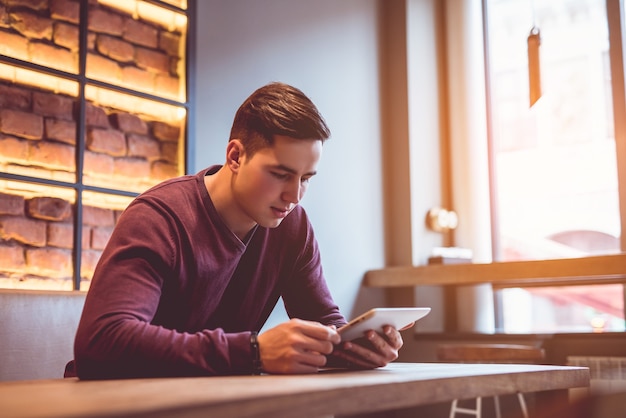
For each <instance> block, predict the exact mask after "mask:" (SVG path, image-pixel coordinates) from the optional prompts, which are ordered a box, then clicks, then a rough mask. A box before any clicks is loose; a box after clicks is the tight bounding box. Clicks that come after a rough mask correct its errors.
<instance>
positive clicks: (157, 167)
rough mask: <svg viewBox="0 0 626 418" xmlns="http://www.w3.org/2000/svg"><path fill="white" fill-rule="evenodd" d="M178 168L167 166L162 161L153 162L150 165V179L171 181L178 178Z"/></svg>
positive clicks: (172, 165) (171, 165)
mask: <svg viewBox="0 0 626 418" xmlns="http://www.w3.org/2000/svg"><path fill="white" fill-rule="evenodd" d="M179 175H180V173H179V172H178V166H177V165H174V164H168V163H166V162H163V161H155V162H154V163H153V164H152V172H151V176H150V177H151V178H153V179H156V180H158V181H162V180H167V179H171V178H174V177H177V176H179Z"/></svg>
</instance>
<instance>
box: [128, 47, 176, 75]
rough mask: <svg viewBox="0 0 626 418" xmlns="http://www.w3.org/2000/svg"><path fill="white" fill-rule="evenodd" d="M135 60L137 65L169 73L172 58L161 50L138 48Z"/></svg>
mask: <svg viewBox="0 0 626 418" xmlns="http://www.w3.org/2000/svg"><path fill="white" fill-rule="evenodd" d="M135 62H136V63H137V67H139V68H143V69H144V70H150V71H153V72H157V73H161V74H169V72H170V59H169V57H168V56H167V54H164V53H163V52H161V51H156V50H154V49H148V48H141V47H138V48H136V51H135Z"/></svg>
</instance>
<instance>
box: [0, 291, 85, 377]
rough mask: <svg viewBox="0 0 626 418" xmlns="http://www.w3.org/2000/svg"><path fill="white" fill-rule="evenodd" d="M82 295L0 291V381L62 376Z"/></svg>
mask: <svg viewBox="0 0 626 418" xmlns="http://www.w3.org/2000/svg"><path fill="white" fill-rule="evenodd" d="M85 295H86V294H85V293H84V292H64V291H38V290H9V289H1V290H0V381H5V380H28V379H50V378H62V377H63V372H64V368H65V364H66V363H67V362H68V361H69V360H71V359H72V358H73V356H74V354H73V347H74V335H75V333H76V328H77V327H78V321H79V320H80V315H81V312H82V309H83V304H84V302H85Z"/></svg>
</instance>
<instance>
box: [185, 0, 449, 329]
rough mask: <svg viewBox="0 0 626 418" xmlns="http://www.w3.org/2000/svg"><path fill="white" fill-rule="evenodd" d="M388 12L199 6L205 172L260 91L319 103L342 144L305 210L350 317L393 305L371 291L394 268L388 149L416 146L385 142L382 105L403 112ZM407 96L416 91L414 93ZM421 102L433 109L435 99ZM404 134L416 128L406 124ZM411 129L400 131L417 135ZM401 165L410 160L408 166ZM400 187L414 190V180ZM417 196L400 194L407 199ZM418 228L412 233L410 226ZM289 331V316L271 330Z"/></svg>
mask: <svg viewBox="0 0 626 418" xmlns="http://www.w3.org/2000/svg"><path fill="white" fill-rule="evenodd" d="M387 2H388V3H387V4H390V3H392V2H394V3H395V4H396V5H399V7H400V8H401V9H402V10H401V12H400V18H401V19H402V18H403V14H404V1H399V2H398V1H396V0H387ZM416 2H417V3H431V2H432V0H428V1H416ZM385 3H386V2H385V1H382V2H379V1H376V0H341V1H337V0H316V1H309V0H263V1H259V0H200V1H198V2H197V9H198V10H197V12H198V13H197V22H198V28H197V40H196V42H197V52H196V54H197V56H196V60H197V63H196V68H195V71H196V89H195V94H196V98H195V101H196V103H195V106H196V107H195V109H196V121H195V126H194V127H192V128H193V129H192V131H195V136H196V138H195V140H196V142H195V161H192V163H193V164H195V166H194V169H195V170H199V169H201V168H203V167H205V166H207V165H210V164H214V163H222V162H223V160H224V150H225V145H226V141H227V139H228V134H229V129H230V124H231V123H232V118H233V116H234V113H235V111H236V109H237V107H238V106H239V104H240V103H241V102H242V101H243V100H244V99H245V98H246V97H247V96H248V95H249V94H250V93H251V92H252V91H253V90H255V89H256V88H258V87H260V86H261V85H263V84H266V83H268V82H270V81H283V82H286V83H290V84H293V85H295V86H296V87H298V88H300V89H302V90H303V91H304V92H305V93H306V94H308V95H309V96H310V97H311V98H312V100H313V101H314V102H315V103H316V104H317V106H318V107H319V109H320V111H321V112H322V114H323V115H324V116H325V118H326V120H327V122H328V124H329V126H330V128H331V131H332V137H331V139H330V140H329V141H328V142H327V143H326V144H325V145H324V155H323V157H322V161H321V163H320V166H319V174H318V175H317V176H316V177H315V179H314V180H313V182H312V183H311V186H310V188H309V191H308V193H307V196H306V197H305V198H304V200H303V202H302V205H303V206H304V207H305V208H306V210H307V212H308V214H309V216H310V218H311V220H312V222H313V225H314V227H315V231H316V236H317V239H318V241H319V244H320V247H321V251H322V260H323V263H324V269H325V274H326V278H327V281H328V283H329V286H330V289H331V291H332V293H333V295H334V297H335V300H336V302H337V303H338V304H339V306H340V308H341V310H342V312H343V313H344V315H346V316H348V317H351V316H354V315H355V314H357V313H360V311H362V310H364V309H366V308H369V307H371V306H374V305H380V304H384V303H385V299H384V292H382V291H380V290H371V289H362V288H361V281H362V278H363V274H364V273H365V271H367V270H369V269H374V268H380V267H382V266H384V265H386V261H387V260H388V258H389V256H388V254H386V251H388V249H387V250H386V244H385V238H386V235H385V228H386V222H385V219H389V218H390V217H392V218H393V217H394V216H393V213H389V212H390V209H389V208H386V207H385V205H384V200H385V199H388V198H389V195H388V194H385V190H384V184H383V178H384V176H383V173H384V172H385V170H386V168H385V167H388V166H389V165H390V164H393V162H390V161H393V158H394V156H393V155H391V156H390V155H385V153H384V152H383V151H385V150H384V149H383V147H384V146H385V147H389V145H390V144H391V142H389V141H401V142H402V141H407V140H408V139H407V138H406V136H405V137H403V138H392V137H387V138H384V139H383V137H384V135H385V132H393V131H394V130H393V129H391V130H389V129H388V128H387V129H385V127H384V126H383V120H382V118H383V116H382V115H383V114H384V113H385V112H383V110H385V109H382V107H383V104H382V103H385V106H392V104H390V103H389V102H388V100H389V97H392V100H393V97H394V95H393V94H389V92H388V91H385V90H384V87H385V86H384V83H387V81H385V77H387V78H388V77H389V72H388V71H386V70H385V69H384V68H386V65H387V64H388V63H387V62H385V60H386V59H388V54H385V53H384V52H385V51H382V50H381V46H380V45H381V42H387V43H388V42H391V43H393V42H394V41H393V39H389V37H387V36H381V30H384V29H381V21H384V19H388V17H385V18H384V19H383V18H382V17H381V16H382V15H385V16H388V15H389V13H387V11H386V10H383V8H385V7H386V6H387V5H386V4H385ZM401 23H402V22H401ZM388 24H389V23H388V22H387V23H385V25H388ZM402 24H403V23H402ZM387 27H389V26H387ZM393 36H397V35H393ZM400 36H402V35H400ZM381 38H382V39H383V40H382V41H381ZM403 53H404V52H402V51H400V54H403ZM405 71H406V69H405ZM385 74H387V75H385ZM400 74H401V76H402V71H400ZM404 76H405V77H406V74H405V75H404ZM396 81H397V80H396ZM396 81H394V83H395V82H396ZM422 82H423V81H422ZM399 84H400V85H401V86H402V85H404V86H405V87H406V81H404V82H402V80H401V81H400V83H399ZM381 95H384V96H385V97H386V98H385V97H381ZM400 96H401V97H402V95H400ZM404 96H405V97H404V98H403V99H401V100H403V101H404V103H400V108H403V107H406V106H407V103H406V101H407V100H406V92H405V93H404ZM418 100H420V99H418ZM421 100H423V101H425V102H426V103H429V100H428V98H421ZM392 107H393V106H392ZM405 110H406V109H405ZM434 120H437V117H436V116H435V117H434ZM400 123H408V122H407V121H406V118H404V121H403V119H402V118H401V119H400ZM404 128H405V129H400V130H399V131H400V132H403V131H405V132H406V131H408V129H407V127H406V126H405V127H404ZM388 136H389V135H388ZM435 140H436V138H435ZM391 148H393V147H391ZM397 148H399V149H406V146H400V147H397ZM398 158H402V159H408V155H400V156H398ZM383 159H385V161H387V163H386V164H385V162H384V161H383ZM399 181H400V182H405V183H406V182H408V181H409V176H408V175H407V176H404V179H402V180H399ZM394 187H395V186H394ZM406 188H407V186H406V184H405V185H404V186H401V185H398V190H403V189H406ZM392 192H393V191H392ZM392 210H393V209H392ZM406 216H408V215H406ZM400 221H402V220H400ZM406 221H407V222H406V225H408V228H410V220H409V219H407V220H406ZM401 223H402V222H400V224H401ZM391 236H393V234H392V235H391ZM387 240H389V239H388V238H387ZM410 252H411V250H410V248H409V250H408V254H410ZM408 262H410V260H409V261H408ZM283 319H284V312H282V311H281V310H280V309H279V310H278V311H277V312H275V314H274V315H273V316H272V318H270V323H269V324H268V325H271V324H272V323H274V322H275V321H279V320H283Z"/></svg>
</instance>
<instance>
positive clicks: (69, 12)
mask: <svg viewBox="0 0 626 418" xmlns="http://www.w3.org/2000/svg"><path fill="white" fill-rule="evenodd" d="M50 17H52V18H53V19H55V20H63V21H65V22H71V23H75V24H78V21H79V19H80V4H79V3H78V2H77V1H72V0H50Z"/></svg>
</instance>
